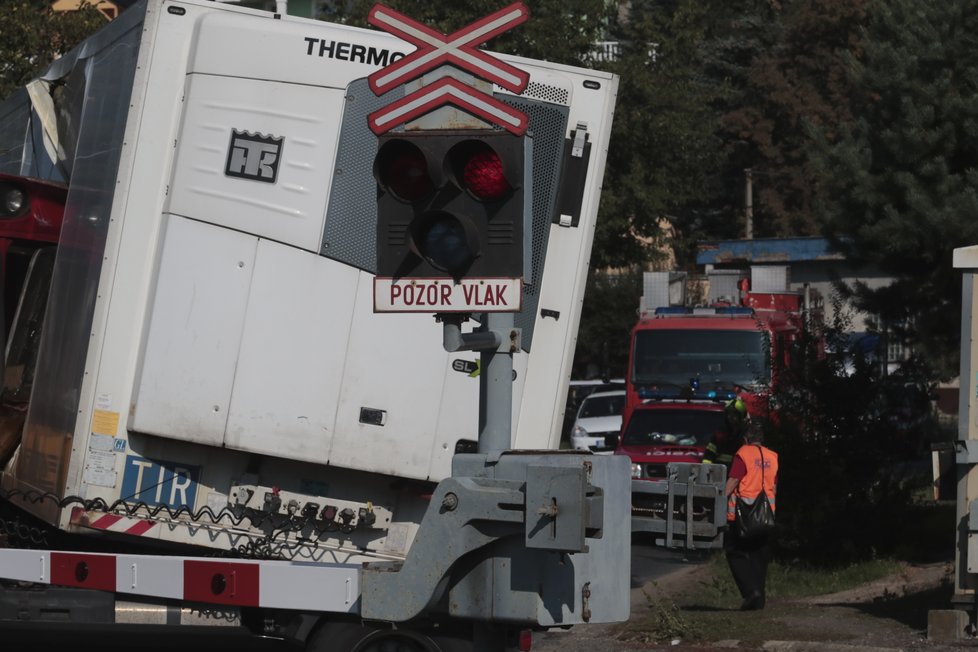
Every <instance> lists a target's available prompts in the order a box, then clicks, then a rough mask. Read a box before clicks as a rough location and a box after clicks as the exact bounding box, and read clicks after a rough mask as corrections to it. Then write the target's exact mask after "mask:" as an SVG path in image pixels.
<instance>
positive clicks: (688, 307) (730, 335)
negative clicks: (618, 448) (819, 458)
mask: <svg viewBox="0 0 978 652" xmlns="http://www.w3.org/2000/svg"><path fill="white" fill-rule="evenodd" d="M786 275H787V268H782V267H776V268H771V267H754V268H752V270H751V277H747V276H744V275H741V274H740V273H739V272H734V273H733V274H730V273H727V272H713V273H710V274H708V276H707V281H706V285H707V294H708V297H707V300H706V301H705V302H702V303H698V304H690V303H688V302H687V300H686V297H687V296H691V297H693V296H694V293H693V292H691V291H688V290H687V287H688V286H692V285H693V282H692V279H691V278H689V277H688V276H687V275H686V274H685V273H676V272H646V274H645V294H644V295H643V297H642V302H641V307H640V311H639V320H638V322H637V323H636V324H635V326H634V327H633V328H632V332H631V340H630V343H629V363H628V374H627V377H626V392H627V396H626V404H625V416H626V417H627V415H628V413H629V412H630V411H631V410H633V409H634V408H635V407H636V406H638V405H640V404H641V403H642V402H643V401H644V400H645V399H646V398H649V397H651V396H660V397H661V396H668V395H677V396H678V395H679V394H680V393H681V392H684V391H685V390H686V388H688V387H689V386H690V384H693V385H695V389H696V390H698V391H702V392H703V393H704V395H705V396H706V397H708V398H711V399H712V398H719V397H724V396H726V397H727V398H731V397H733V396H739V397H741V398H742V399H743V400H744V402H745V403H746V405H747V409H748V412H749V413H750V414H751V415H758V416H762V417H764V416H768V415H769V413H770V404H769V398H770V390H771V388H772V387H773V385H774V383H776V382H777V381H778V378H779V375H780V374H781V372H783V370H784V369H786V368H787V366H788V365H789V364H790V362H791V355H792V349H793V346H794V344H795V343H796V342H797V341H798V340H799V338H800V337H801V335H802V333H803V332H804V331H805V329H806V327H807V324H806V320H808V319H810V318H811V316H812V315H815V314H816V310H815V308H814V307H813V304H815V303H817V297H816V296H815V294H814V292H813V291H810V290H808V289H807V288H806V289H805V290H804V291H801V292H796V291H791V290H788V287H787V282H786V279H787V276H786ZM772 277H773V280H772Z"/></svg>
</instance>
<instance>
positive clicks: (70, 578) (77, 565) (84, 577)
mask: <svg viewBox="0 0 978 652" xmlns="http://www.w3.org/2000/svg"><path fill="white" fill-rule="evenodd" d="M51 583H52V584H58V585H60V586H80V587H82V588H86V589H98V590H100V591H115V588H116V584H115V555H97V554H90V555H89V554H84V553H78V552H52V553H51Z"/></svg>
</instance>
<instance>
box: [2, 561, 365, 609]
mask: <svg viewBox="0 0 978 652" xmlns="http://www.w3.org/2000/svg"><path fill="white" fill-rule="evenodd" d="M0 577H2V578H4V579H9V580H16V581H21V582H36V583H40V584H54V585H58V586H73V587H79V588H84V589H97V590H99V591H112V592H117V593H126V594H133V595H144V596H153V597H160V598H169V599H174V600H187V601H191V602H204V603H214V604H227V605H235V606H239V607H270V608H277V609H302V610H310V611H329V612H341V613H353V612H358V611H359V598H360V567H359V566H358V565H354V564H324V563H312V562H294V561H266V560H240V559H236V560H233V561H229V560H223V559H213V558H208V557H166V556H158V555H115V554H101V553H88V552H55V551H48V550H21V549H0Z"/></svg>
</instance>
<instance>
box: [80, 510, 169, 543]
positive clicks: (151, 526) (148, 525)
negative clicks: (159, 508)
mask: <svg viewBox="0 0 978 652" xmlns="http://www.w3.org/2000/svg"><path fill="white" fill-rule="evenodd" d="M71 524H72V525H78V526H80V527H86V528H91V529H93V530H104V531H106V532H117V533H119V534H128V535H131V536H137V537H141V536H150V537H157V538H158V537H159V531H158V530H159V527H158V526H159V521H153V520H150V519H148V518H132V517H128V516H119V515H118V514H106V513H105V512H86V511H85V510H84V509H82V508H81V507H74V508H72V510H71Z"/></svg>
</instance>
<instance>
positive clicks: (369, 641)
mask: <svg viewBox="0 0 978 652" xmlns="http://www.w3.org/2000/svg"><path fill="white" fill-rule="evenodd" d="M305 649H306V652H461V651H462V650H466V649H468V650H471V643H467V642H465V641H461V640H459V639H455V638H448V637H443V636H437V637H431V636H428V635H427V634H425V633H422V632H417V631H411V630H408V629H392V628H390V627H380V626H375V625H366V624H360V623H337V622H332V623H326V624H324V625H323V626H322V627H320V628H319V630H318V631H316V632H315V633H314V634H313V635H312V636H311V637H310V638H309V640H308V642H307V643H306V648H305Z"/></svg>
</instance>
